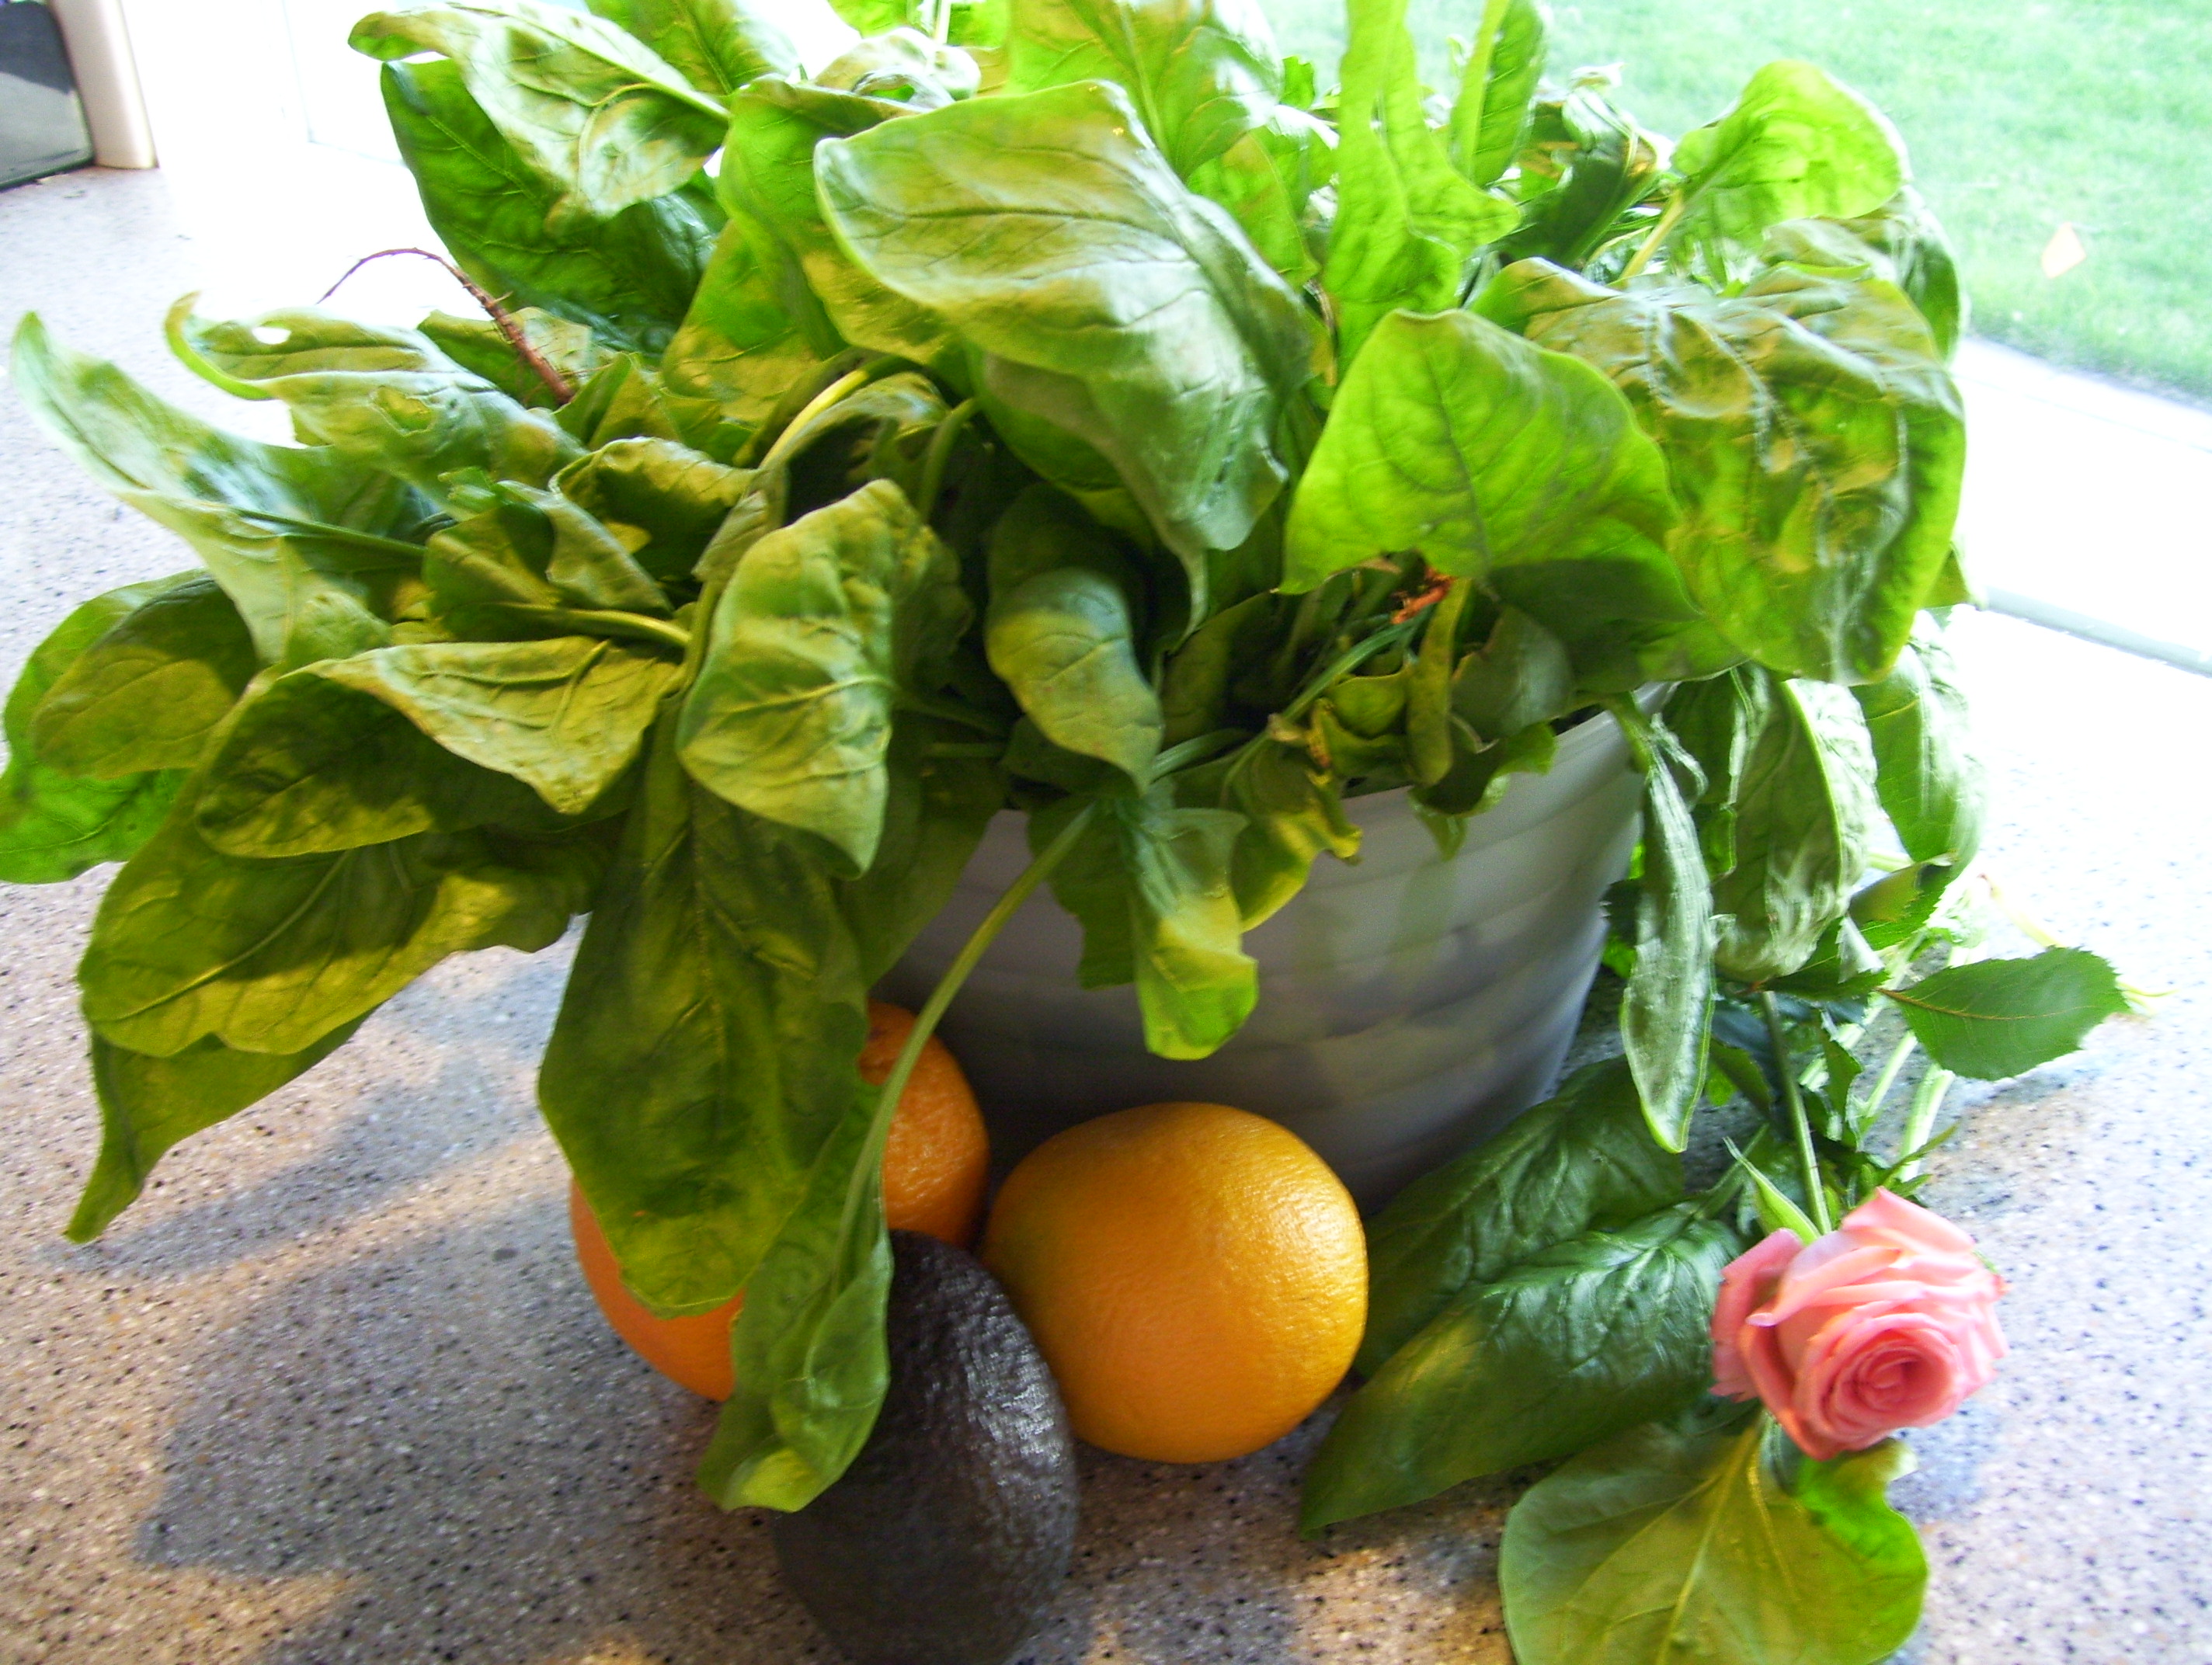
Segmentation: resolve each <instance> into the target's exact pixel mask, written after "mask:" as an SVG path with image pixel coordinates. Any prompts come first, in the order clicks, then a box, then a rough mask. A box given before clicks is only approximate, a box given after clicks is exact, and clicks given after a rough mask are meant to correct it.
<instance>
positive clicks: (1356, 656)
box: [1282, 613, 1421, 722]
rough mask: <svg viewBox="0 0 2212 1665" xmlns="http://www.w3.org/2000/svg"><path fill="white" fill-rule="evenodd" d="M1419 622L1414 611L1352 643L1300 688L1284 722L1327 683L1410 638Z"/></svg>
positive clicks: (1303, 709)
mask: <svg viewBox="0 0 2212 1665" xmlns="http://www.w3.org/2000/svg"><path fill="white" fill-rule="evenodd" d="M1420 624H1421V619H1420V615H1419V614H1418V613H1416V614H1415V615H1414V616H1413V617H1411V618H1409V619H1407V620H1406V621H1405V622H1404V623H1401V624H1386V625H1384V626H1383V628H1382V629H1379V630H1377V631H1376V633H1375V634H1374V635H1371V636H1367V637H1364V638H1363V639H1362V640H1360V641H1355V642H1353V643H1352V646H1351V647H1347V648H1346V649H1345V650H1344V651H1343V652H1342V653H1339V654H1338V655H1337V656H1336V657H1335V658H1334V659H1331V660H1330V661H1329V662H1328V664H1327V665H1324V666H1323V667H1322V672H1321V674H1320V675H1319V676H1317V677H1316V678H1312V680H1310V682H1308V683H1307V684H1306V685H1305V686H1304V688H1303V689H1301V690H1298V696H1297V698H1296V699H1294V700H1292V701H1291V702H1290V704H1288V705H1286V706H1285V707H1284V708H1283V712H1282V715H1283V720H1284V721H1285V722H1296V721H1297V720H1298V719H1299V718H1300V717H1303V716H1304V715H1305V714H1306V711H1307V709H1308V708H1310V706H1311V705H1312V704H1313V702H1315V701H1316V700H1317V699H1319V698H1320V697H1321V696H1322V695H1323V694H1326V693H1327V692H1328V688H1329V684H1331V683H1333V682H1334V681H1335V680H1336V679H1337V678H1339V677H1341V676H1345V675H1347V674H1349V673H1350V672H1352V671H1356V670H1358V668H1359V667H1360V666H1361V665H1364V664H1366V663H1367V661H1368V660H1369V659H1373V658H1374V657H1375V656H1376V654H1377V653H1381V652H1382V651H1383V649H1384V648H1386V647H1399V646H1401V645H1402V644H1404V643H1405V642H1407V641H1411V640H1412V639H1413V632H1414V631H1415V630H1417V629H1419V628H1420Z"/></svg>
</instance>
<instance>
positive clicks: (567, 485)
mask: <svg viewBox="0 0 2212 1665" xmlns="http://www.w3.org/2000/svg"><path fill="white" fill-rule="evenodd" d="M752 480H753V477H752V474H751V471H750V470H746V469H741V468H727V467H725V466H723V465H721V464H720V463H718V462H715V461H714V460H713V459H711V458H708V457H704V456H702V455H701V454H700V453H697V452H696V451H693V450H691V449H690V447H685V446H681V445H678V444H676V443H675V442H673V441H669V440H664V439H623V440H611V441H608V442H607V443H606V444H605V445H603V446H601V447H599V449H598V450H596V451H594V452H592V453H591V455H589V456H588V457H583V458H580V459H578V460H577V461H575V462H574V463H571V464H570V465H568V467H567V468H565V469H563V470H562V471H561V473H560V475H559V477H557V478H556V480H555V481H554V485H555V488H556V489H557V490H558V491H559V492H560V494H561V495H562V496H563V497H565V498H567V499H568V501H570V502H572V503H574V504H575V505H576V507H579V508H580V509H582V510H583V511H584V512H585V513H587V514H589V515H591V516H592V518H593V519H594V520H598V521H599V524H600V525H602V526H605V527H606V528H607V529H608V530H609V531H610V532H613V533H614V534H615V536H616V538H617V539H618V540H622V541H625V542H627V540H628V539H629V538H631V537H634V536H635V535H637V534H639V533H642V534H643V541H642V542H641V543H639V544H636V545H635V547H634V548H631V549H630V550H629V557H630V559H631V560H632V561H634V562H636V563H637V565H638V566H640V567H641V568H643V569H644V570H645V572H646V574H647V576H649V577H651V578H653V579H654V580H657V581H659V583H662V584H664V585H673V584H681V583H684V582H685V581H686V580H689V579H690V576H691V574H692V569H693V568H695V567H696V565H697V564H698V561H699V557H700V556H702V555H703V554H704V553H706V550H707V545H708V544H709V543H711V542H712V541H713V540H714V534H715V533H716V532H719V531H720V529H721V526H722V523H723V522H724V521H725V520H727V519H728V517H729V513H730V511H731V510H732V509H733V508H735V507H737V506H738V502H739V501H742V500H743V498H744V495H745V493H746V491H747V490H748V489H750V486H751V484H752Z"/></svg>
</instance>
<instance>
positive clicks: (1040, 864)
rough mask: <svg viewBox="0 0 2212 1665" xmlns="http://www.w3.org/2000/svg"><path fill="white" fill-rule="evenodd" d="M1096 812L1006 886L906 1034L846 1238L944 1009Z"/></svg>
mask: <svg viewBox="0 0 2212 1665" xmlns="http://www.w3.org/2000/svg"><path fill="white" fill-rule="evenodd" d="M1096 809H1097V801H1096V800H1093V801H1092V802H1091V803H1088V804H1085V805H1084V806H1083V807H1082V808H1081V809H1079V810H1078V811H1076V812H1075V814H1074V816H1073V817H1072V818H1071V819H1070V820H1069V821H1068V823H1067V824H1066V826H1065V827H1062V828H1061V829H1060V835H1059V836H1058V837H1056V838H1054V840H1053V841H1052V842H1051V843H1050V844H1048V845H1047V846H1046V847H1045V848H1044V849H1043V851H1042V853H1041V854H1038V855H1037V856H1036V859H1035V860H1032V861H1031V862H1030V865H1029V866H1026V867H1024V869H1022V876H1021V877H1020V878H1018V879H1016V880H1015V881H1014V882H1013V883H1012V884H1010V885H1008V886H1007V887H1006V894H1005V895H1004V896H1000V898H999V899H998V901H997V902H994V903H993V904H992V906H991V911H990V912H989V913H987V914H986V915H983V922H982V923H981V925H978V926H977V927H975V932H974V933H972V934H971V935H970V936H969V939H968V941H967V944H966V945H965V946H964V947H963V948H962V949H961V951H960V952H959V954H958V955H957V957H955V958H954V960H953V962H952V963H951V965H949V966H947V967H946V968H945V975H943V976H941V977H939V979H938V980H937V987H935V988H933V989H932V990H931V991H930V995H929V999H928V1000H927V1001H925V1002H924V1003H923V1005H922V1008H921V1011H920V1012H917V1013H915V1019H914V1027H913V1028H912V1029H911V1030H908V1032H907V1037H906V1044H905V1045H904V1046H903V1047H902V1048H899V1055H898V1061H897V1062H896V1063H895V1064H893V1065H892V1066H891V1073H890V1074H889V1075H887V1076H885V1077H884V1085H883V1090H882V1091H880V1092H879V1093H878V1095H877V1096H876V1116H875V1120H874V1121H872V1122H871V1123H870V1124H869V1127H868V1142H867V1144H866V1145H864V1146H863V1147H862V1148H861V1151H860V1161H859V1162H857V1163H855V1164H854V1167H853V1177H852V1181H851V1182H850V1184H849V1186H848V1188H847V1190H846V1193H845V1221H844V1224H845V1231H846V1235H847V1236H848V1237H849V1236H850V1233H851V1231H852V1227H853V1223H854V1214H855V1213H857V1212H859V1210H860V1208H861V1207H863V1206H865V1204H866V1198H867V1194H868V1178H869V1176H870V1175H872V1174H873V1173H874V1172H875V1171H876V1170H878V1169H879V1168H880V1167H882V1166H883V1161H884V1140H885V1139H889V1138H890V1130H891V1118H892V1117H893V1116H894V1115H896V1114H897V1111H898V1102H899V1098H900V1096H901V1095H902V1094H903V1093H904V1092H905V1091H906V1084H907V1082H908V1079H910V1078H911V1077H912V1076H913V1074H914V1066H915V1065H916V1064H917V1063H919V1062H921V1049H922V1048H924V1047H925V1046H927V1045H928V1044H929V1037H930V1036H932V1035H933V1034H935V1033H936V1032H937V1024H938V1020H939V1018H943V1017H944V1016H945V1008H946V1007H948V1006H951V1004H952V998H953V996H954V995H956V994H959V992H960V986H961V985H962V984H963V983H964V982H966V981H968V974H969V972H971V971H973V970H975V967H976V966H977V964H978V963H981V960H982V957H983V956H984V954H985V953H986V952H987V951H988V950H989V949H990V946H991V944H992V943H993V942H994V941H995V940H996V939H997V938H998V935H999V933H1000V931H1002V930H1004V929H1005V928H1006V921H1008V920H1010V919H1012V918H1013V916H1014V915H1015V913H1016V912H1017V911H1018V909H1019V908H1020V907H1021V905H1022V904H1023V903H1024V902H1027V901H1028V900H1029V899H1030V893H1031V892H1032V891H1034V890H1036V887H1037V886H1038V885H1040V884H1043V883H1044V881H1045V878H1046V877H1047V875H1048V874H1049V873H1050V872H1052V870H1053V869H1054V868H1055V867H1057V866H1060V863H1061V861H1063V860H1066V856H1067V853H1068V852H1069V851H1070V850H1072V849H1073V848H1075V844H1076V841H1077V840H1078V839H1079V838H1081V837H1082V836H1083V830H1084V829H1085V828H1086V827H1088V826H1089V825H1090V824H1091V814H1092V812H1093V811H1095V810H1096Z"/></svg>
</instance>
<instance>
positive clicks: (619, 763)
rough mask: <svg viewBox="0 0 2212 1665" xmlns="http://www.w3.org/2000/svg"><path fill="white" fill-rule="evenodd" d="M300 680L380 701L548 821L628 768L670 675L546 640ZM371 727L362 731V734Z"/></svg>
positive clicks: (465, 648)
mask: <svg viewBox="0 0 2212 1665" xmlns="http://www.w3.org/2000/svg"><path fill="white" fill-rule="evenodd" d="M310 674H313V675H314V676H316V677H319V678H322V679H323V680H325V681H326V682H330V683H332V684H337V685H338V686H340V687H343V688H348V689H351V690H354V691H355V692H356V693H358V694H362V695H365V696H368V697H370V698H372V699H374V700H377V701H380V702H382V703H383V704H385V705H386V706H388V707H390V708H392V710H393V711H395V712H397V713H398V714H400V715H402V716H403V717H404V718H406V720H408V721H409V722H410V723H412V724H413V725H414V726H416V728H418V729H420V730H421V731H422V733H423V734H425V735H427V736H428V737H429V738H431V739H432V740H435V742H437V744H439V745H440V746H441V747H443V748H444V749H445V750H447V751H448V752H450V753H452V754H453V756H454V757H457V758H465V759H466V760H467V761H468V762H470V763H474V764H478V765H481V766H482V767H483V768H484V769H495V770H497V771H499V772H500V773H501V774H503V775H512V776H513V777H514V779H515V780H517V781H521V782H522V783H523V784H525V785H526V786H528V787H530V788H531V789H532V790H533V791H535V792H536V793H538V796H539V797H540V798H542V799H544V800H545V803H546V804H547V805H549V806H550V808H552V809H553V810H555V811H557V812H558V813H560V814H562V815H583V814H585V813H586V812H587V811H590V810H591V809H592V807H593V805H596V804H598V803H599V800H600V799H602V798H603V797H604V796H605V794H606V793H607V791H608V790H609V789H610V788H611V787H612V786H613V785H614V784H615V782H616V781H617V780H618V779H619V778H621V776H622V775H623V772H624V771H625V770H626V769H629V766H630V764H631V763H635V761H636V759H637V756H638V751H639V748H640V746H641V744H642V742H643V740H644V738H645V732H646V730H647V728H648V727H650V726H652V723H653V717H654V714H656V712H657V711H658V710H659V705H660V701H661V697H662V696H664V695H665V694H666V693H667V691H668V690H670V689H671V687H673V686H674V685H675V683H676V680H677V678H678V675H679V674H680V672H679V668H678V665H677V664H676V662H675V661H674V660H673V659H670V658H668V657H667V656H666V655H665V654H659V653H653V652H651V651H649V650H647V649H644V648H641V647H634V646H630V645H628V644H625V643H623V642H618V641H605V640H604V639H602V638H599V637H594V636H556V637H553V638H551V639H550V640H546V641H499V642H476V641H455V642H428V643H423V644H422V645H420V646H416V647H385V648H380V649H379V650H378V651H376V652H375V653H363V654H361V655H360V656H358V657H357V658H355V659H336V660H332V661H331V662H330V663H328V664H325V665H316V666H314V667H313V671H312V672H310V671H298V672H295V676H301V677H304V676H307V675H310ZM289 680H291V679H290V678H286V681H288V682H289ZM275 691H276V690H273V689H272V690H270V692H271V693H272V694H273V693H274V692H275ZM374 726H376V725H375V724H374V722H373V721H363V722H362V723H361V731H362V733H363V734H364V736H365V735H366V734H367V733H368V732H370V731H372V730H373V729H374ZM395 772H396V771H392V770H389V769H387V770H386V771H385V772H384V774H385V778H386V779H387V780H388V779H390V778H391V777H392V774H393V773H395ZM488 795H489V796H491V797H493V799H494V801H495V802H498V803H500V804H501V805H507V804H508V803H509V802H510V800H508V799H506V798H505V797H504V795H501V794H488ZM204 814H205V810H204V808H203V816H204Z"/></svg>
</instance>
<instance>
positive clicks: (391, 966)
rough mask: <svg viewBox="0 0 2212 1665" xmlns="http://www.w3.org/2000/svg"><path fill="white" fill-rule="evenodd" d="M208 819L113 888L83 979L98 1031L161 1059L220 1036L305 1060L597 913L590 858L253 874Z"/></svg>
mask: <svg viewBox="0 0 2212 1665" xmlns="http://www.w3.org/2000/svg"><path fill="white" fill-rule="evenodd" d="M196 807H197V805H196V803H195V802H194V799H193V794H191V793H186V794H185V796H184V797H181V798H179V800H178V803H177V806H176V808H175V810H174V811H173V812H172V813H171V815H170V817H169V819H168V821H167V823H165V824H164V825H163V826H162V828H161V831H160V832H159V833H157V834H156V835H155V836H154V838H153V839H152V840H150V841H149V842H148V843H147V844H146V846H145V848H143V849H141V850H140V851H139V852H138V854H137V855H135V856H133V857H132V858H131V860H130V861H129V862H128V863H127V864H126V865H125V867H124V869H123V871H122V872H119V873H118V874H117V875H116V876H115V881H114V883H113V884H111V885H110V886H109V887H108V890H107V894H106V896H105V897H104V898H102V900H101V902H100V914H99V916H98V918H97V919H96V920H95V921H94V924H93V929H92V941H91V943H90V945H88V947H87V948H86V950H85V954H84V960H83V963H82V964H81V965H80V966H79V967H78V969H77V981H78V983H79V984H80V986H81V987H82V988H83V991H84V1014H85V1017H86V1018H88V1020H89V1021H90V1022H91V1024H92V1026H93V1028H94V1030H97V1031H98V1032H99V1033H100V1035H102V1036H106V1038H107V1039H108V1040H110V1041H112V1042H114V1043H115V1044H116V1045H118V1046H120V1047H125V1048H129V1049H130V1050H131V1051H133V1052H142V1053H146V1054H151V1055H153V1056H155V1057H160V1058H167V1057H173V1056H174V1055H175V1054H178V1053H180V1052H182V1051H183V1050H184V1049H185V1048H187V1047H189V1046H191V1045H192V1044H193V1043H194V1042H197V1041H200V1040H202V1039H204V1038H205V1037H207V1036H215V1037H216V1038H217V1039H218V1040H220V1041H221V1042H222V1043H223V1044H224V1045H225V1046H228V1047H234V1048H237V1049H239V1050H240V1051H241V1052H261V1053H278V1054H289V1053H298V1052H302V1051H305V1050H307V1048H311V1047H313V1045H314V1044H315V1042H318V1041H319V1040H321V1039H322V1038H323V1037H324V1036H326V1035H328V1034H329V1033H330V1032H331V1030H334V1029H337V1027H338V1026H339V1025H341V1024H349V1023H351V1022H353V1021H354V1020H355V1019H356V1018H362V1017H364V1016H366V1015H367V1014H368V1012H373V1011H374V1010H375V1009H376V1007H378V1006H381V1005H382V1004H383V1003H384V1002H385V1001H386V1000H389V999H390V998H391V997H392V995H394V994H398V992H399V990H401V989H402V988H404V987H406V986H407V985H408V984H409V983H410V982H412V981H414V980H415V979H416V977H418V976H420V975H422V973H423V972H425V971H427V970H428V969H430V968H431V967H432V966H434V965H435V964H436V963H438V962H439V961H440V960H442V959H444V958H445V957H447V955H449V954H459V953H465V952H468V951H473V950H476V949H479V948H490V947H495V946H504V947H509V948H520V949H521V950H523V951H525V952H533V951H536V950H538V949H540V948H543V947H544V946H545V945H547V944H548V943H550V942H552V941H553V940H554V939H556V938H557V937H559V936H560V934H561V933H562V931H563V930H564V929H566V928H567V927H568V920H569V917H570V916H571V915H574V914H576V913H578V912H580V911H581V910H582V909H583V908H584V907H585V906H586V898H587V897H588V896H589V893H590V882H591V878H592V870H593V867H594V866H595V862H594V860H592V859H590V858H591V857H592V852H591V850H590V848H589V847H588V845H578V844H570V845H568V846H565V847H563V846H550V847H532V846H530V845H527V844H525V843H524V842H521V841H511V840H507V839H505V838H502V837H500V836H495V835H489V834H484V833H457V834H447V833H425V834H421V835H418V836H415V837H412V838H405V839H401V840H399V841H398V842H394V843H389V844H376V845H371V846H369V847H368V848H362V849H353V850H343V851H339V852H337V853H334V854H319V855H310V856H300V857H294V858H291V859H289V860H248V859H246V858H241V857H238V856H229V855H225V854H222V852H221V851H219V850H217V849H216V848H214V847H213V846H212V845H210V844H209V843H208V842H206V840H205V839H204V838H203V837H202V836H200V833H199V830H198V828H197V825H196V824H195V822H194V817H193V811H194V810H195V809H196ZM540 849H543V850H544V852H545V855H544V859H542V860H541V859H539V857H538V851H539V850H540Z"/></svg>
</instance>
